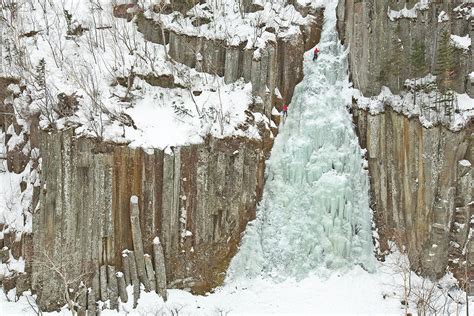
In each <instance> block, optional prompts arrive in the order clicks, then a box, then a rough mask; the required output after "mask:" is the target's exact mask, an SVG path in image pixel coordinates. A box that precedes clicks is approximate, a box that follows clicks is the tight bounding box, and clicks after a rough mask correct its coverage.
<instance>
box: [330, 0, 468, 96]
mask: <svg viewBox="0 0 474 316" xmlns="http://www.w3.org/2000/svg"><path fill="white" fill-rule="evenodd" d="M462 3H463V1H462V0H440V1H431V2H430V4H429V5H428V6H427V7H421V8H420V9H417V8H419V4H418V1H408V0H407V1H404V0H402V1H398V0H339V7H338V20H339V22H338V27H339V32H340V34H341V39H342V40H343V41H344V42H345V45H347V46H349V47H350V53H349V64H350V70H351V75H352V80H353V82H354V84H355V86H356V88H358V89H360V90H361V91H362V93H363V94H364V95H365V96H371V95H376V94H378V93H379V92H380V88H381V86H382V85H385V86H387V87H389V88H390V89H391V91H392V92H394V93H397V92H398V91H400V88H401V86H402V85H403V82H404V81H405V79H408V78H414V77H422V76H425V75H426V74H428V73H433V74H436V71H437V59H438V56H437V48H438V44H439V41H440V38H441V35H442V33H443V32H444V31H449V32H450V33H451V34H455V35H458V36H465V35H468V34H470V37H471V41H472V39H473V38H474V28H472V27H471V23H470V19H468V18H467V17H466V15H464V14H463V13H462V12H460V11H458V10H456V11H454V9H456V8H457V7H459V6H460V5H461V4H462ZM415 6H417V7H415ZM466 6H468V4H466ZM405 7H406V8H407V9H409V10H410V9H411V10H410V11H411V12H414V13H415V15H414V16H413V17H410V16H407V15H406V14H405V15H404V14H402V15H401V16H399V17H396V15H392V18H390V17H389V12H390V10H393V11H395V12H399V11H400V10H402V9H404V8H405ZM443 11H444V12H446V13H447V16H448V17H449V19H448V20H443V19H441V22H439V23H438V19H439V18H440V14H441V13H442V12H443ZM469 12H470V11H469ZM419 43H423V44H424V45H425V47H426V55H425V59H426V69H425V71H424V72H422V73H415V72H414V71H413V67H412V66H411V61H412V59H413V58H412V52H413V49H414V46H415V44H419ZM396 46H398V47H399V48H396ZM454 60H455V62H456V67H455V68H456V75H455V78H454V84H453V88H454V89H455V90H456V91H457V92H459V93H465V92H468V93H470V91H471V90H472V88H471V85H472V83H471V81H470V79H469V78H468V75H469V73H471V71H472V69H473V65H474V64H473V60H474V59H473V47H472V45H471V47H470V50H463V49H456V51H455V58H454ZM395 68H396V69H395ZM471 97H472V95H471Z"/></svg>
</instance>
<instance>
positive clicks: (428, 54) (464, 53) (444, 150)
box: [338, 0, 474, 287]
mask: <svg viewBox="0 0 474 316" xmlns="http://www.w3.org/2000/svg"><path fill="white" fill-rule="evenodd" d="M465 2H466V1H461V0H455V1H428V2H424V3H425V5H423V3H421V2H418V1H391V0H382V1H373V0H362V1H354V0H340V1H339V7H338V16H339V22H338V28H339V32H340V35H341V38H342V40H343V41H344V43H345V44H346V45H347V46H348V47H350V52H349V64H350V72H351V77H352V80H353V82H354V86H355V88H357V89H359V90H360V91H361V92H362V94H363V95H364V96H366V97H370V96H374V95H378V94H379V93H380V90H381V87H382V86H387V87H388V88H390V90H391V91H392V92H393V93H399V92H401V90H402V89H403V86H404V82H405V80H406V79H410V78H416V77H418V78H419V77H423V76H425V75H427V74H428V73H432V74H435V75H436V74H437V71H438V59H439V56H438V45H439V43H440V38H441V36H442V34H443V33H444V32H445V31H447V32H449V33H450V34H453V35H456V36H460V37H465V36H466V35H469V34H470V38H471V40H472V38H473V29H472V26H471V19H470V15H469V14H470V13H469V12H470V9H466V8H469V7H470V6H472V4H467V3H465ZM466 12H467V13H466ZM420 43H422V44H423V46H424V52H423V54H424V61H425V62H426V65H425V66H426V67H425V69H422V71H421V72H417V71H415V69H414V66H413V60H412V59H413V58H414V57H413V51H414V49H415V47H416V46H417V45H419V44H420ZM423 46H421V47H423ZM454 60H455V66H454V68H453V75H454V76H453V78H452V82H451V87H452V88H453V89H454V90H455V91H456V92H458V93H468V94H470V95H471V97H472V96H473V95H472V82H471V78H470V76H469V74H470V73H471V72H472V70H473V49H472V45H471V46H470V47H469V48H460V47H457V48H456V49H455V50H454ZM354 102H355V101H354ZM412 102H413V101H412ZM383 103H384V104H383V107H384V109H383V110H382V111H381V113H379V114H375V113H370V112H368V111H366V110H361V109H357V107H358V105H357V104H354V107H355V108H356V109H354V121H355V124H356V128H357V131H358V134H359V137H360V143H361V146H362V147H363V148H367V159H368V161H369V174H370V177H371V201H372V207H373V209H374V212H375V215H376V216H375V219H376V225H377V227H378V229H379V232H380V233H381V234H380V236H381V242H382V243H381V246H382V250H386V247H387V240H388V239H390V238H393V237H394V234H395V235H398V236H399V238H400V236H401V239H402V240H403V242H404V243H405V244H406V245H407V246H408V250H409V252H410V255H411V264H412V266H413V268H414V269H417V270H418V271H420V272H423V273H425V274H427V275H430V276H436V277H439V276H441V275H442V274H443V273H445V271H446V268H447V267H448V266H449V267H450V268H451V270H452V271H453V272H455V274H456V275H457V276H458V277H459V279H461V280H462V281H463V282H464V281H469V279H471V287H472V284H474V264H473V263H474V260H473V258H472V255H470V258H469V255H468V256H466V253H471V254H472V252H473V250H474V249H472V248H473V244H472V242H469V241H468V236H469V229H472V223H471V218H472V216H473V207H472V167H471V164H472V162H473V156H472V136H471V134H472V132H473V125H472V121H468V122H465V127H464V128H462V129H461V130H460V131H457V132H453V131H451V130H450V129H449V128H448V127H446V126H443V125H442V124H441V123H438V124H436V123H435V124H434V126H432V127H430V128H426V127H424V126H423V125H422V123H421V122H420V119H419V116H418V114H415V115H413V114H411V115H412V116H411V117H410V118H409V117H407V116H405V115H402V114H399V113H397V112H395V111H394V110H392V106H393V104H391V103H390V100H388V99H387V100H384V101H383ZM428 106H429V107H437V106H439V105H435V104H430V105H428ZM441 121H442V120H441ZM470 226H471V227H470ZM466 264H467V267H466ZM466 271H468V274H469V276H468V280H466V277H465V273H466Z"/></svg>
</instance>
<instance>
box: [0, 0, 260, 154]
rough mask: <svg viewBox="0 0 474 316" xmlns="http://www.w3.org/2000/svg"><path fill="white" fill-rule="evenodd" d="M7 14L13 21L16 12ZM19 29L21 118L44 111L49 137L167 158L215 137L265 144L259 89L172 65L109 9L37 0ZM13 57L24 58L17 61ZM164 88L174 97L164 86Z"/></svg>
mask: <svg viewBox="0 0 474 316" xmlns="http://www.w3.org/2000/svg"><path fill="white" fill-rule="evenodd" d="M43 6H44V10H43ZM2 13H3V15H4V16H6V17H8V16H11V15H12V12H10V11H9V9H8V8H7V7H2ZM12 21H13V22H12V25H11V26H10V25H7V26H6V27H8V32H4V37H6V38H8V39H9V41H8V42H6V41H5V42H4V45H3V46H4V47H3V49H4V51H6V52H7V54H6V56H4V57H5V60H6V61H5V62H4V63H3V72H4V74H3V75H7V76H14V77H18V78H21V79H22V82H21V84H20V86H22V87H23V88H22V89H19V87H18V86H11V87H10V88H11V90H12V92H13V93H14V94H15V100H14V101H13V104H14V107H15V110H16V112H17V114H18V116H21V115H22V114H25V113H31V112H35V111H36V112H40V113H41V117H40V119H41V122H40V124H41V126H42V127H43V128H50V127H56V128H58V129H66V128H71V127H73V128H75V131H76V134H78V135H86V136H92V137H99V138H103V139H104V140H109V141H114V142H118V143H128V144H130V146H133V147H144V148H160V149H163V148H169V146H180V145H186V144H191V143H199V142H202V140H203V138H204V137H205V136H207V135H209V134H211V135H213V136H215V137H226V136H234V135H237V136H245V137H251V138H258V137H259V133H258V129H257V128H256V126H255V125H256V124H257V123H259V121H258V120H257V122H256V123H255V124H247V123H246V122H247V121H248V120H249V116H252V115H253V114H252V113H249V112H247V113H246V110H247V109H248V107H249V105H250V104H251V103H252V93H251V91H252V87H251V85H250V84H245V83H243V82H236V83H233V84H225V83H224V80H223V78H221V77H218V76H212V75H209V74H205V73H200V72H197V71H195V70H194V69H191V68H189V67H187V66H184V65H182V64H178V63H176V62H173V61H171V60H168V58H167V56H166V54H165V49H164V47H163V46H162V45H157V44H153V43H150V42H146V41H145V40H144V38H143V36H142V34H141V33H139V32H138V31H137V29H136V25H135V23H133V22H127V21H126V20H125V19H118V18H114V17H113V16H112V6H111V2H110V1H107V0H98V1H96V2H95V4H92V2H89V1H75V0H64V1H59V0H54V1H46V2H45V1H39V0H33V1H30V2H28V3H27V4H25V6H22V7H21V8H20V9H19V10H18V11H17V12H16V18H15V19H13V20H12ZM14 51H24V52H25V54H24V55H18V54H17V55H14V54H11V55H9V54H8V52H14ZM43 60H44V63H43V64H42V61H43ZM7 61H8V62H7ZM42 67H44V71H42V70H41V68H42ZM0 69H1V68H0ZM130 78H132V79H130ZM163 81H167V84H165V85H164V86H165V87H166V88H165V87H160V86H157V84H156V82H163ZM154 82H155V83H154ZM161 85H162V86H163V84H161ZM168 86H170V88H168ZM61 93H64V94H66V96H74V98H75V100H76V101H74V102H77V104H76V106H77V110H75V111H73V112H74V113H73V114H71V113H69V114H68V115H66V116H64V115H59V113H58V111H57V110H58V109H57V108H56V104H58V103H59V102H60V94H61ZM74 102H73V103H74ZM70 105H71V104H70ZM255 117H258V118H260V119H261V120H265V118H264V117H260V116H255ZM266 123H268V122H266ZM246 124H247V125H248V126H246V128H244V129H242V128H241V126H243V125H246ZM135 127H136V128H135ZM244 130H245V131H244Z"/></svg>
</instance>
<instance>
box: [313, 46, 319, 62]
mask: <svg viewBox="0 0 474 316" xmlns="http://www.w3.org/2000/svg"><path fill="white" fill-rule="evenodd" d="M318 54H319V49H318V48H317V47H315V48H314V55H313V61H315V60H316V59H318Z"/></svg>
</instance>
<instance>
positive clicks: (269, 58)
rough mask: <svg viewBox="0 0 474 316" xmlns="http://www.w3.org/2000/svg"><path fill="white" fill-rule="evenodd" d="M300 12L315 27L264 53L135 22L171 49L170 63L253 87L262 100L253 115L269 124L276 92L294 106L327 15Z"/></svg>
mask: <svg viewBox="0 0 474 316" xmlns="http://www.w3.org/2000/svg"><path fill="white" fill-rule="evenodd" d="M298 9H299V10H300V11H301V12H302V13H303V15H308V14H310V15H311V16H312V19H311V21H312V22H311V23H309V24H308V25H306V26H302V27H301V30H300V32H298V33H295V34H293V35H291V36H285V37H278V36H275V40H274V41H268V42H267V43H266V46H265V48H263V49H255V48H251V49H248V48H246V44H247V43H246V42H242V43H240V44H239V45H235V46H230V45H227V44H226V42H225V41H223V40H216V39H208V38H204V37H198V36H192V35H187V34H181V33H177V32H176V31H174V30H167V29H162V28H161V27H160V24H159V23H158V22H156V21H154V20H152V19H149V18H146V17H145V16H144V15H143V14H139V15H138V16H137V19H136V22H137V27H138V30H139V31H140V32H141V33H143V35H144V37H145V39H146V40H148V41H151V42H153V43H157V44H163V43H167V44H169V56H170V58H171V59H173V60H175V61H177V62H179V63H182V64H185V65H187V66H189V67H192V68H195V69H196V70H198V71H202V72H206V73H210V74H213V75H219V76H223V77H224V78H225V81H226V83H232V82H235V81H237V80H238V79H239V78H244V80H245V82H251V83H252V90H253V91H252V93H253V95H254V96H255V97H260V98H261V102H256V103H255V108H254V109H253V110H254V111H258V112H261V113H263V114H265V115H266V116H267V117H268V118H270V117H271V111H272V108H273V106H274V105H275V102H276V99H277V95H276V94H275V89H276V88H277V89H278V90H279V91H280V93H281V97H282V98H283V100H284V102H285V103H289V102H290V101H291V98H292V96H293V91H294V88H295V86H296V84H298V83H299V82H300V81H301V80H302V78H303V53H304V52H305V50H308V49H310V48H312V47H313V46H314V45H316V44H317V43H318V42H319V39H320V37H321V28H322V23H323V12H324V11H323V9H317V10H313V11H311V12H307V11H308V9H307V7H301V8H299V7H298ZM268 33H269V34H268V35H271V34H270V32H268ZM257 50H258V51H257Z"/></svg>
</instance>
